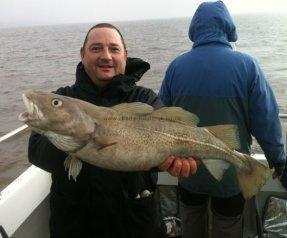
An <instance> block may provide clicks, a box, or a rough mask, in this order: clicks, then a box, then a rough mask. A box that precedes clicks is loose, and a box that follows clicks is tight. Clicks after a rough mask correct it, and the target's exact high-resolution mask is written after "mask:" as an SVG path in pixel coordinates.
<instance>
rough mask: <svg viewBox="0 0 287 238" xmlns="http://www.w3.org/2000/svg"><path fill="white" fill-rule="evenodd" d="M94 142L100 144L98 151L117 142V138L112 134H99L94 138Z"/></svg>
mask: <svg viewBox="0 0 287 238" xmlns="http://www.w3.org/2000/svg"><path fill="white" fill-rule="evenodd" d="M94 142H95V143H96V144H97V145H98V148H97V150H98V151H99V150H103V149H105V148H107V147H109V146H112V145H116V144H117V142H116V139H115V138H114V137H112V136H97V137H95V138H94Z"/></svg>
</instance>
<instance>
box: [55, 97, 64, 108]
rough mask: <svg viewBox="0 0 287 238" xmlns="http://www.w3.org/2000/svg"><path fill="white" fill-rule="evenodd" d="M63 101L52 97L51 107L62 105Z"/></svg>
mask: <svg viewBox="0 0 287 238" xmlns="http://www.w3.org/2000/svg"><path fill="white" fill-rule="evenodd" d="M62 104H63V102H62V101H61V100H60V99H53V100H52V106H53V107H60V106H62Z"/></svg>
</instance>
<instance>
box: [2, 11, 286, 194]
mask: <svg viewBox="0 0 287 238" xmlns="http://www.w3.org/2000/svg"><path fill="white" fill-rule="evenodd" d="M234 20H235V23H236V25H237V30H238V35H239V40H238V42H237V43H236V48H237V50H239V51H242V52H245V53H248V54H250V55H252V56H254V57H255V58H256V59H257V60H258V61H259V64H260V66H261V67H262V69H263V71H264V73H265V75H266V77H267V79H268V81H269V82H270V84H271V86H272V88H273V90H274V92H275V96H276V98H277V101H278V104H279V107H280V112H281V113H287V26H286V22H287V15H237V16H234ZM189 21H190V19H189V18H181V19H163V20H148V21H133V22H114V24H115V25H117V26H118V27H119V29H120V30H121V31H122V33H123V36H124V38H125V40H126V43H127V47H128V54H129V56H131V57H140V58H143V59H145V60H147V61H148V62H149V63H150V64H151V70H150V71H149V72H148V73H147V74H145V76H144V77H143V78H142V80H141V81H140V82H139V84H141V85H144V86H146V87H150V88H152V89H154V90H158V89H159V87H160V84H161V82H162V79H163V77H164V72H165V69H166V67H167V66H168V64H169V63H170V61H171V60H172V59H173V58H174V57H176V56H177V55H179V54H181V53H183V52H185V51H187V50H189V49H190V48H191V42H190V41H189V39H188V36H187V31H188V26H189ZM95 23H97V22H95ZM95 23H91V24H73V25H53V26H37V27H22V28H2V29H0V136H2V135H4V134H6V133H8V132H9V131H12V130H14V129H16V128H17V127H19V126H21V125H22V124H21V123H20V122H19V121H18V119H17V116H18V114H19V113H20V112H21V111H23V110H24V105H23V103H22V98H21V94H22V92H23V91H24V90H26V89H39V90H45V91H51V90H55V89H57V88H58V87H61V86H64V85H70V84H73V82H74V80H75V68H76V65H77V64H78V62H79V60H80V47H81V45H82V43H83V40H84V38H85V34H86V32H87V30H88V29H89V28H90V27H91V26H92V25H93V24H95ZM283 123H284V122H283ZM26 147H27V136H23V135H22V136H19V137H18V138H17V139H13V140H9V141H7V142H4V143H1V144H0V190H1V187H2V188H3V187H4V186H5V185H6V184H7V183H9V182H10V181H11V180H12V179H14V178H15V177H16V176H18V175H19V174H20V173H21V172H22V171H23V170H24V169H25V168H27V166H29V163H28V161H27V148H26Z"/></svg>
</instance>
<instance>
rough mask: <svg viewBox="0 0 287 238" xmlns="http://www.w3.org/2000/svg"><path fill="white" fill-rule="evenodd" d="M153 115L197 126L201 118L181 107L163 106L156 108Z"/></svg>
mask: <svg viewBox="0 0 287 238" xmlns="http://www.w3.org/2000/svg"><path fill="white" fill-rule="evenodd" d="M152 116H153V117H155V118H159V119H162V120H168V121H175V122H179V123H182V124H185V125H190V126H196V125H197V124H198V122H199V118H198V117H197V116H196V115H195V114H193V113H191V112H188V111H186V110H184V109H182V108H180V107H162V108H160V109H157V110H155V111H154V112H153V113H152Z"/></svg>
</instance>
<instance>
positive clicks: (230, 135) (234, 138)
mask: <svg viewBox="0 0 287 238" xmlns="http://www.w3.org/2000/svg"><path fill="white" fill-rule="evenodd" d="M205 128H206V129H207V130H208V131H209V132H210V133H211V134H212V135H214V136H215V137H217V138H218V139H220V140H222V141H223V142H224V143H225V144H226V145H227V146H228V147H229V148H230V149H233V150H238V149H240V138H239V130H238V126H237V125H217V126H207V127H205Z"/></svg>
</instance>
